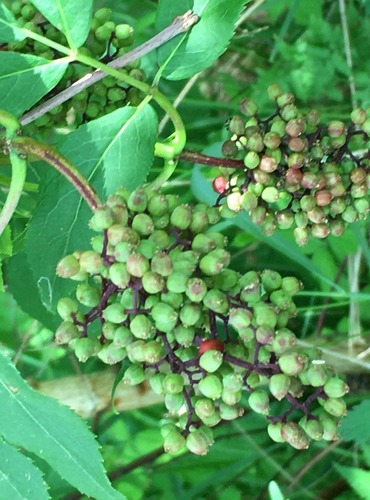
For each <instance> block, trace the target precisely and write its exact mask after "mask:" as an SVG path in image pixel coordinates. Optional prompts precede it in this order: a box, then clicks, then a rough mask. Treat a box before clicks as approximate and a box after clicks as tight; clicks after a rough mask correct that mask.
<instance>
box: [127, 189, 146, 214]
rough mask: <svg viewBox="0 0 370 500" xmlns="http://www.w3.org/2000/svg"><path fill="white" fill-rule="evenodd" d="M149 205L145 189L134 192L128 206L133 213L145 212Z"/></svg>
mask: <svg viewBox="0 0 370 500" xmlns="http://www.w3.org/2000/svg"><path fill="white" fill-rule="evenodd" d="M147 205H148V196H147V194H146V192H145V190H144V189H143V188H138V189H136V190H135V191H133V192H132V193H131V194H130V196H129V198H128V200H127V206H128V208H129V209H130V210H132V211H133V212H139V213H141V212H144V211H145V209H146V207H147Z"/></svg>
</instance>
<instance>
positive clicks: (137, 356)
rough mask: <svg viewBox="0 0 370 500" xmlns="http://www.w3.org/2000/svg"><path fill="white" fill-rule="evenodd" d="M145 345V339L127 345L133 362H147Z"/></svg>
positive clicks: (129, 356) (129, 357) (128, 354)
mask: <svg viewBox="0 0 370 500" xmlns="http://www.w3.org/2000/svg"><path fill="white" fill-rule="evenodd" d="M145 345H146V343H145V342H144V340H135V341H134V342H131V344H129V345H128V346H127V348H126V349H127V357H128V359H129V360H130V361H131V362H132V363H144V362H145Z"/></svg>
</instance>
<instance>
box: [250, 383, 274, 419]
mask: <svg viewBox="0 0 370 500" xmlns="http://www.w3.org/2000/svg"><path fill="white" fill-rule="evenodd" d="M248 404H249V406H250V407H251V409H252V410H253V411H255V412H256V413H261V414H262V415H268V414H269V413H270V403H269V397H268V394H267V393H266V392H265V391H263V390H260V389H258V390H255V391H253V392H252V393H251V394H250V395H249V398H248Z"/></svg>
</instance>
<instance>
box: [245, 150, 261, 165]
mask: <svg viewBox="0 0 370 500" xmlns="http://www.w3.org/2000/svg"><path fill="white" fill-rule="evenodd" d="M259 164H260V157H259V154H258V153H256V152H255V151H248V153H247V154H246V155H245V156H244V165H245V166H246V167H247V168H249V169H254V168H256V167H258V165H259Z"/></svg>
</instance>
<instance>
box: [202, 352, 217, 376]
mask: <svg viewBox="0 0 370 500" xmlns="http://www.w3.org/2000/svg"><path fill="white" fill-rule="evenodd" d="M222 361H223V353H222V352H220V351H216V350H214V349H211V350H209V351H207V352H205V353H204V354H202V355H201V357H200V358H199V366H200V367H201V368H203V370H205V371H206V372H208V373H213V372H215V371H217V370H218V369H219V368H220V366H221V365H222Z"/></svg>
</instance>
